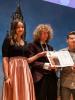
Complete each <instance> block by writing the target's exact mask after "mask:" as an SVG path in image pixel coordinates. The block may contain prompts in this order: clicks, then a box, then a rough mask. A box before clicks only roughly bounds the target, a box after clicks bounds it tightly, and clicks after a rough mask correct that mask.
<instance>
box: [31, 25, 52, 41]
mask: <svg viewBox="0 0 75 100" xmlns="http://www.w3.org/2000/svg"><path fill="white" fill-rule="evenodd" d="M42 32H47V33H48V39H47V42H48V41H49V40H50V39H52V38H53V29H52V27H51V25H49V24H39V25H38V26H37V27H36V28H35V30H34V32H33V38H34V41H37V42H38V41H39V40H40V36H41V33H42Z"/></svg>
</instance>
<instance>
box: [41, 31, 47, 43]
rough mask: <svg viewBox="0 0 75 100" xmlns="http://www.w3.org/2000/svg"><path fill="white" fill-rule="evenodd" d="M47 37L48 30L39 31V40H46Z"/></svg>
mask: <svg viewBox="0 0 75 100" xmlns="http://www.w3.org/2000/svg"><path fill="white" fill-rule="evenodd" d="M47 39H48V32H46V31H42V32H41V37H40V40H41V41H42V42H46V40H47Z"/></svg>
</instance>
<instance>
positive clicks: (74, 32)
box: [67, 31, 75, 39]
mask: <svg viewBox="0 0 75 100" xmlns="http://www.w3.org/2000/svg"><path fill="white" fill-rule="evenodd" d="M70 35H75V31H71V32H68V34H67V39H68V38H69V36H70Z"/></svg>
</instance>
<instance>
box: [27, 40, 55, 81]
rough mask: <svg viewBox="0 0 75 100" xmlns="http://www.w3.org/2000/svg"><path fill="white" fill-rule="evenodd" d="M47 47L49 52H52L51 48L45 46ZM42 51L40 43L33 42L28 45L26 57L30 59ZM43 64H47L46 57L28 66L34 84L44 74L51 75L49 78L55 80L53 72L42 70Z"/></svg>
mask: <svg viewBox="0 0 75 100" xmlns="http://www.w3.org/2000/svg"><path fill="white" fill-rule="evenodd" d="M47 47H48V50H49V51H53V48H52V47H51V46H50V45H48V44H47ZM42 51H43V50H42V47H41V44H40V43H37V42H33V43H29V44H28V57H31V56H33V55H35V54H37V53H39V52H42ZM45 62H49V61H48V59H47V57H46V56H44V57H41V58H38V59H37V60H36V61H34V62H33V63H31V64H30V66H31V72H32V76H33V80H34V82H36V81H39V80H40V79H41V78H42V77H43V76H44V75H45V74H49V75H51V78H56V73H55V71H48V70H45V69H43V66H44V63H45Z"/></svg>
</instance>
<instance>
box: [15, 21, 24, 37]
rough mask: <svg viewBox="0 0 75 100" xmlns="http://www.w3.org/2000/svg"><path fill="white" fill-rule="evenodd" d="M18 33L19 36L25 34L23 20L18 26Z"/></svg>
mask: <svg viewBox="0 0 75 100" xmlns="http://www.w3.org/2000/svg"><path fill="white" fill-rule="evenodd" d="M16 34H17V35H18V36H22V35H23V34H24V24H23V23H22V22H18V24H17V27H16Z"/></svg>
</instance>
